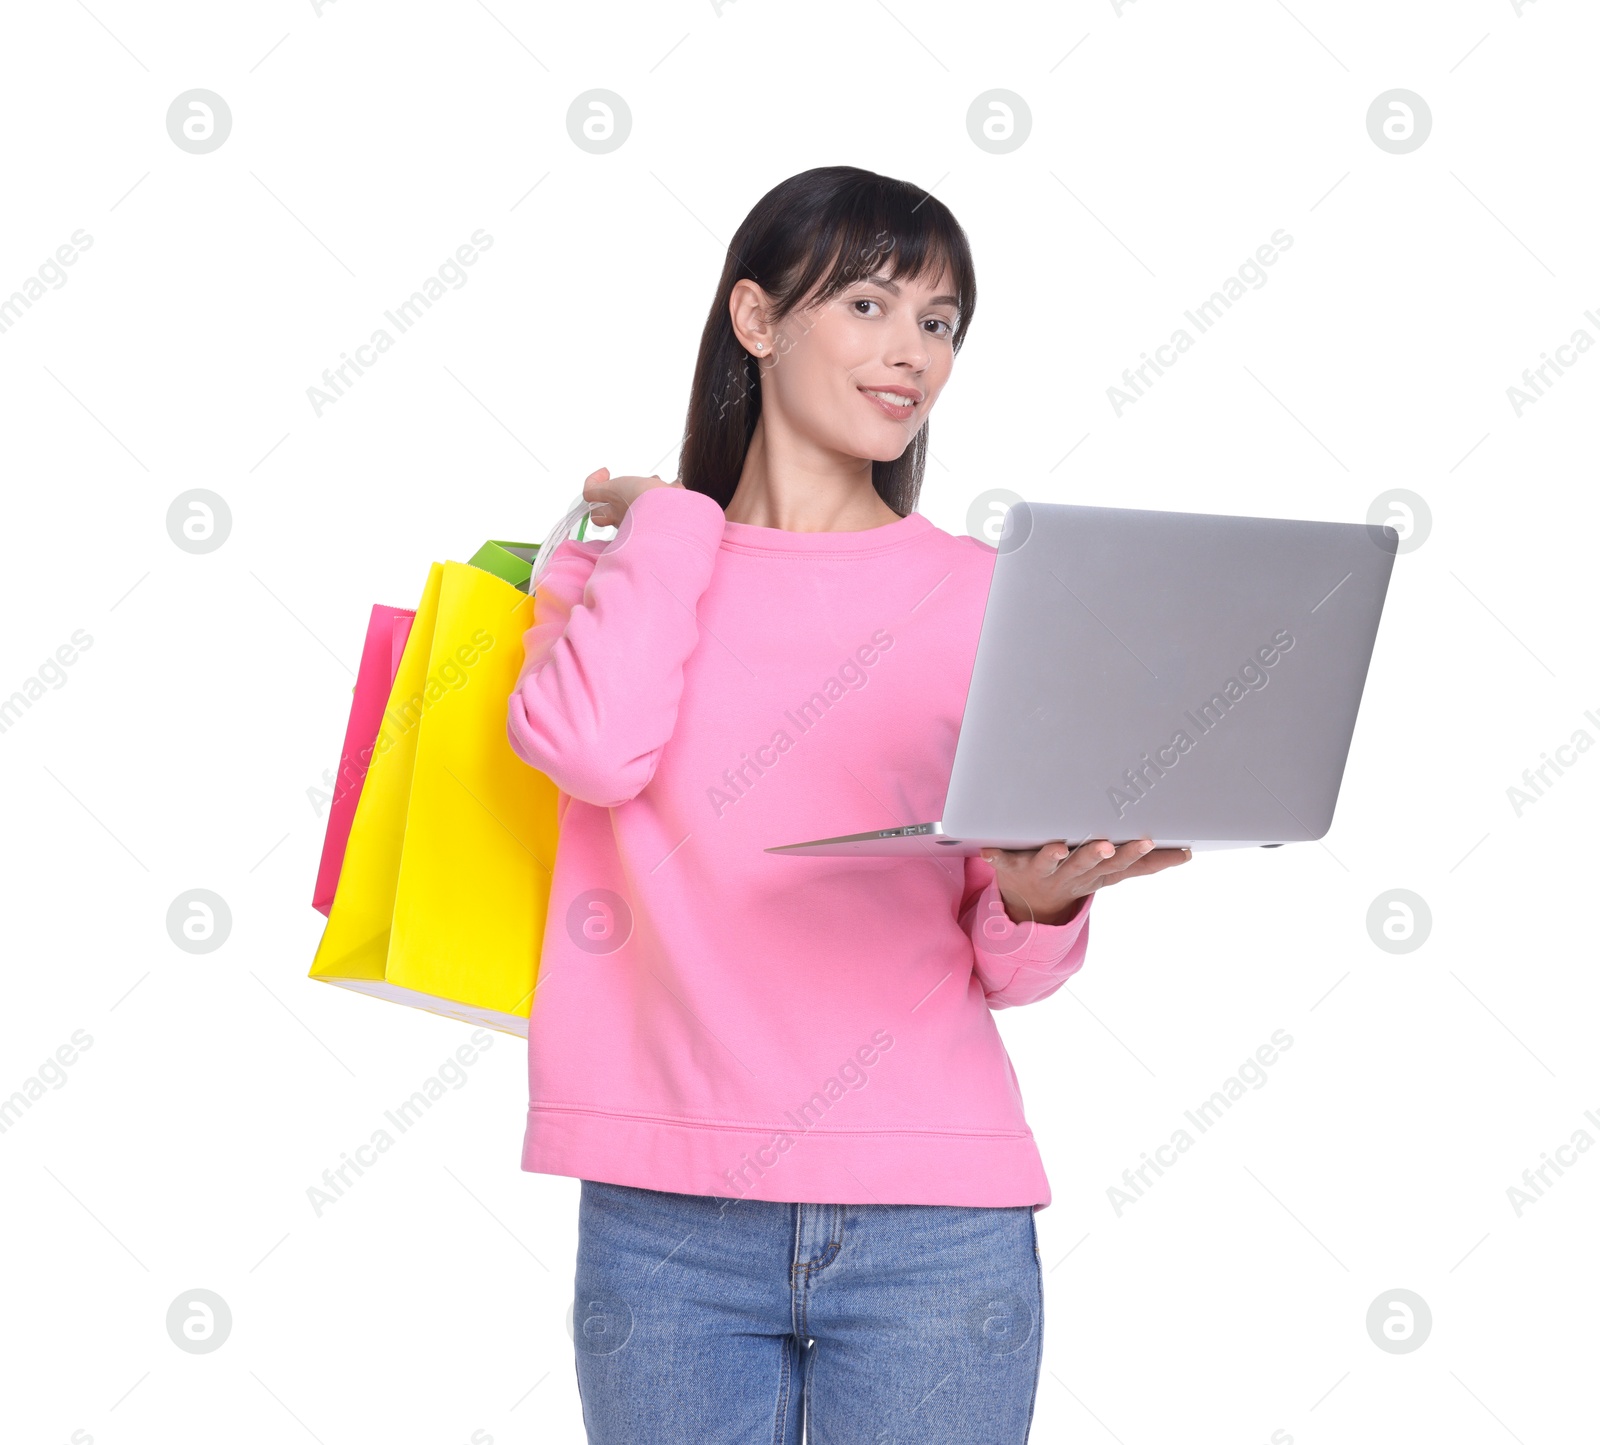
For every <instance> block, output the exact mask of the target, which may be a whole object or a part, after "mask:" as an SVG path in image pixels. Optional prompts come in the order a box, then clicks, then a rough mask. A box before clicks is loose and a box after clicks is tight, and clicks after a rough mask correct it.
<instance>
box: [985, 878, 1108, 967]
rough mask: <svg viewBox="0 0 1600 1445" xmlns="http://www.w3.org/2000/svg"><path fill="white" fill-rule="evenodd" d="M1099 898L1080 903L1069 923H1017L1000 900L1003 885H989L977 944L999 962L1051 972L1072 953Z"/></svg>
mask: <svg viewBox="0 0 1600 1445" xmlns="http://www.w3.org/2000/svg"><path fill="white" fill-rule="evenodd" d="M1094 899H1095V895H1094V894H1093V893H1088V894H1085V895H1084V896H1083V898H1082V899H1080V900H1079V904H1078V911H1077V912H1076V913H1075V914H1074V915H1073V916H1072V917H1071V918H1069V919H1068V920H1067V921H1066V922H1065V923H1035V922H1032V921H1030V920H1024V921H1023V922H1021V923H1013V922H1012V921H1011V918H1010V917H1009V915H1008V914H1007V913H1006V911H1005V902H1004V900H1003V899H1002V898H1001V897H1000V885H999V882H998V881H997V880H995V879H991V880H990V881H989V884H988V887H986V888H985V889H984V890H983V892H982V894H980V895H979V897H978V905H977V912H976V915H975V916H976V917H978V918H981V919H983V920H984V923H983V926H982V927H981V928H980V929H979V930H978V934H979V937H978V938H977V939H976V940H975V942H976V945H977V947H978V948H979V949H980V950H981V951H982V952H983V953H984V954H985V955H986V956H987V957H989V958H992V959H994V960H995V961H996V962H1001V963H1008V964H1011V965H1013V966H1020V967H1030V968H1041V967H1042V968H1048V967H1050V966H1051V965H1052V964H1056V963H1059V962H1060V961H1061V960H1062V959H1064V958H1065V957H1066V956H1067V955H1068V954H1069V953H1070V952H1072V948H1073V945H1074V944H1076V943H1077V941H1078V935H1079V934H1081V933H1082V932H1083V930H1084V928H1085V926H1086V925H1087V924H1088V922H1089V910H1090V908H1091V907H1092V906H1093V904H1094Z"/></svg>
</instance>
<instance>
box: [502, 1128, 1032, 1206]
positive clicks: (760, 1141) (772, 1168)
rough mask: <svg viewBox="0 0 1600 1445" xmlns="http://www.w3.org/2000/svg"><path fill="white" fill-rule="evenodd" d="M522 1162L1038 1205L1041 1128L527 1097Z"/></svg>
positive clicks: (608, 1172) (894, 1197)
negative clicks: (802, 1117) (692, 1113)
mask: <svg viewBox="0 0 1600 1445" xmlns="http://www.w3.org/2000/svg"><path fill="white" fill-rule="evenodd" d="M522 1168H523V1169H524V1170H525V1171H527V1172H528V1173H533V1174H559V1175H564V1176H567V1177H570V1178H574V1179H592V1180H595V1181H596V1182H598V1183H603V1184H621V1185H627V1186H630V1187H632V1188H636V1189H657V1190H663V1191H666V1192H668V1193H673V1194H697V1195H709V1196H711V1197H714V1198H722V1199H728V1200H739V1199H759V1200H767V1201H771V1202H776V1203H787V1204H950V1205H967V1206H982V1207H990V1208H1006V1207H1018V1206H1030V1207H1033V1208H1035V1209H1040V1208H1043V1207H1044V1206H1046V1205H1047V1204H1049V1202H1050V1185H1049V1182H1048V1180H1047V1179H1046V1177H1045V1172H1044V1165H1043V1163H1042V1162H1041V1160H1040V1158H1039V1150H1038V1146H1037V1144H1036V1143H1035V1142H1034V1138H1033V1134H1032V1132H1031V1131H1029V1130H1027V1129H1026V1128H1024V1129H1022V1130H1020V1131H998V1130H995V1131H986V1132H985V1131H967V1132H964V1133H963V1132H959V1131H948V1130H907V1129H875V1128H870V1127H868V1128H861V1129H855V1130H846V1129H842V1128H832V1129H830V1128H827V1127H824V1126H822V1125H820V1124H814V1125H812V1126H810V1127H801V1126H797V1127H793V1128H790V1129H787V1130H786V1129H783V1128H780V1127H777V1126H773V1125H744V1124H718V1123H709V1124H708V1123H704V1122H696V1121H685V1120H674V1121H666V1120H661V1119H654V1118H649V1117H645V1116H640V1115H630V1114H618V1113H608V1112H605V1111H603V1110H596V1109H590V1108H586V1107H562V1106H555V1107H552V1106H548V1105H538V1104H534V1105H530V1106H529V1108H528V1114H527V1129H526V1133H525V1134H524V1137H523V1148H522Z"/></svg>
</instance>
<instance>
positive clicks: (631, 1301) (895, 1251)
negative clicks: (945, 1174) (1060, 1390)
mask: <svg viewBox="0 0 1600 1445" xmlns="http://www.w3.org/2000/svg"><path fill="white" fill-rule="evenodd" d="M1041 1326H1042V1281H1041V1277H1040V1271H1039V1249H1038V1242H1037V1239H1036V1237H1035V1235H1034V1228H1033V1211H1032V1210H1031V1209H1029V1208H1026V1207H1023V1208H1015V1209H976V1208H969V1207H965V1206H958V1205H917V1204H773V1203H768V1202H764V1201H758V1200H742V1201H732V1200H722V1199H715V1198H710V1197H708V1196H704V1195H698V1194H663V1193H659V1192H657V1191H655V1190H650V1189H630V1188H625V1187H623V1186H621V1185H616V1184H596V1183H593V1182H591V1181H588V1180H585V1181H584V1183H583V1194H582V1202H581V1204H580V1206H579V1212H578V1274H577V1294H576V1301H575V1304H574V1308H573V1340H574V1343H575V1345H576V1347H577V1351H576V1352H577V1363H578V1391H579V1393H580V1394H581V1396H582V1397H583V1419H584V1424H585V1426H586V1428H587V1430H588V1434H589V1441H590V1445H680V1442H681V1445H747V1442H748V1445H800V1441H801V1431H802V1428H804V1430H805V1438H806V1439H807V1440H809V1441H811V1442H814V1445H889V1442H915V1445H958V1442H959V1445H1021V1442H1023V1441H1025V1440H1026V1439H1027V1438H1028V1427H1029V1425H1030V1424H1031V1422H1032V1419H1033V1401H1034V1392H1035V1389H1036V1387H1037V1385H1038V1380H1039V1359H1040V1331H1041Z"/></svg>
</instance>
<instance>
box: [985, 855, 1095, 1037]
mask: <svg viewBox="0 0 1600 1445" xmlns="http://www.w3.org/2000/svg"><path fill="white" fill-rule="evenodd" d="M964 861H965V863H966V890H965V893H964V895H963V898H962V906H961V911H960V915H959V918H960V922H961V926H962V927H963V928H965V929H966V931H967V933H968V935H969V936H970V937H971V939H972V953H973V959H974V971H975V972H976V973H977V975H978V980H979V982H980V983H982V985H983V992H984V996H985V997H986V998H987V999H988V1001H989V1007H990V1008H991V1009H1002V1008H1013V1007H1015V1006H1016V1005H1018V1004H1025V1003H1037V1002H1038V1001H1039V1000H1040V999H1042V998H1048V997H1049V996H1050V995H1051V994H1053V993H1054V992H1055V991H1056V990H1057V989H1058V988H1060V987H1061V985H1062V984H1064V983H1065V982H1066V981H1067V980H1068V979H1069V978H1071V977H1072V975H1073V974H1075V973H1076V972H1077V971H1078V970H1079V969H1080V968H1082V967H1083V959H1084V955H1085V953H1087V952H1088V948H1089V909H1090V906H1091V905H1092V904H1093V903H1094V898H1095V895H1094V894H1092V893H1090V894H1087V895H1085V896H1084V897H1083V898H1080V899H1079V900H1078V905H1077V911H1076V912H1075V913H1074V914H1073V915H1072V917H1071V918H1069V919H1068V920H1067V921H1066V922H1065V923H1013V922H1012V921H1011V918H1010V916H1009V915H1008V914H1007V913H1006V906H1005V900H1004V899H1002V898H1001V896H1000V888H999V884H998V883H997V882H996V879H995V871H994V866H993V865H992V864H990V863H986V862H985V861H984V860H983V859H982V858H978V857H969V858H966V859H965V860H964Z"/></svg>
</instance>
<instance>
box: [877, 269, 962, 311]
mask: <svg viewBox="0 0 1600 1445" xmlns="http://www.w3.org/2000/svg"><path fill="white" fill-rule="evenodd" d="M861 279H862V280H863V281H864V282H866V283H868V284H869V285H872V286H881V287H883V289H884V290H885V291H887V292H888V293H889V294H890V295H891V296H898V295H899V294H900V283H899V282H898V281H891V280H890V279H889V278H888V277H887V276H863V277H862V278H861ZM960 304H961V301H960V299H959V298H958V297H955V296H930V297H929V298H928V305H930V306H959V305H960Z"/></svg>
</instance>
